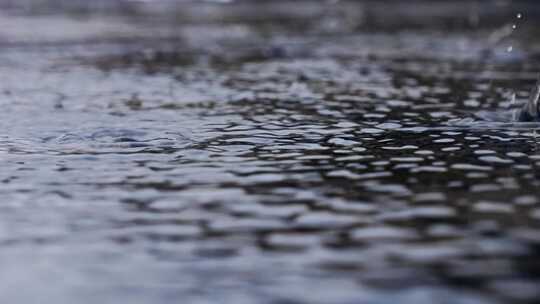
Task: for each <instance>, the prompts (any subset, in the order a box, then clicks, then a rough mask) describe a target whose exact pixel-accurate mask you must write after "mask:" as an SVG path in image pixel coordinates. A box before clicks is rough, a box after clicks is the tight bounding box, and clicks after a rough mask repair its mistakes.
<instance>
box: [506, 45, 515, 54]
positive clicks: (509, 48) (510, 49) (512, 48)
mask: <svg viewBox="0 0 540 304" xmlns="http://www.w3.org/2000/svg"><path fill="white" fill-rule="evenodd" d="M513 50H514V47H513V46H509V47H507V48H506V51H507V52H508V53H510V52H512V51H513Z"/></svg>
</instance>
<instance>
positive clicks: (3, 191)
mask: <svg viewBox="0 0 540 304" xmlns="http://www.w3.org/2000/svg"><path fill="white" fill-rule="evenodd" d="M242 5H246V6H241V8H242V10H239V11H241V12H243V14H244V15H242V14H240V13H239V11H238V10H233V11H234V12H235V14H239V15H238V16H244V17H245V18H244V19H242V18H240V19H238V20H240V21H238V22H229V21H228V22H225V23H219V21H215V19H212V18H210V19H205V20H206V21H205V20H203V21H200V20H199V21H198V22H194V21H186V20H184V19H182V18H181V17H178V18H179V20H177V22H179V23H180V25H179V24H178V23H171V21H170V20H166V21H164V20H161V19H160V20H159V22H158V21H157V20H156V21H155V22H156V24H154V26H153V27H151V28H148V27H145V26H143V25H144V24H145V22H147V20H146V19H145V18H143V16H146V15H143V16H141V19H137V18H134V19H130V18H128V20H125V19H124V18H121V17H107V18H104V19H100V21H99V22H98V23H99V26H98V27H96V23H94V21H93V20H95V19H92V18H90V19H89V20H86V19H69V18H67V19H66V18H65V17H61V16H49V15H45V16H40V17H39V18H38V19H34V17H24V16H18V17H16V18H15V17H13V16H11V17H4V18H6V19H4V20H8V21H6V22H9V24H11V25H12V28H11V29H2V30H0V33H4V32H6V33H11V34H4V35H0V44H2V45H3V46H4V47H3V51H2V53H1V54H0V72H1V73H0V105H1V106H2V111H1V112H0V128H1V130H3V131H2V133H1V134H0V160H1V164H2V170H1V171H0V181H1V186H0V197H1V198H2V203H1V205H0V210H1V212H0V246H2V250H1V251H0V265H1V267H2V273H1V274H0V281H1V282H2V283H3V284H2V287H0V299H2V300H4V301H6V302H8V301H10V302H17V303H32V302H37V301H39V300H40V299H42V298H47V299H51V302H55V303H74V302H76V303H95V302H100V303H118V302H129V303H170V302H178V299H182V301H184V302H186V303H359V302H362V303H506V302H516V303H528V302H532V301H533V300H534V299H536V298H537V297H538V296H539V293H538V290H540V289H539V288H538V286H539V282H540V281H539V280H540V278H539V275H540V265H539V264H538V253H539V248H540V238H539V236H540V205H539V202H540V197H539V196H538V187H539V186H540V181H539V179H538V174H537V172H538V169H539V166H540V153H539V148H538V147H539V145H538V138H537V132H536V131H537V129H540V125H538V124H537V123H515V122H511V121H510V120H504V119H503V120H502V121H501V122H494V121H490V120H492V119H481V118H479V117H481V115H482V114H481V113H491V114H488V115H492V114H493V113H503V114H501V115H504V113H510V112H505V111H504V109H508V108H509V107H511V106H514V105H513V104H511V102H510V101H511V98H510V97H509V94H510V93H511V92H515V93H516V100H517V101H516V103H517V104H522V103H523V102H525V101H526V100H527V98H528V96H529V90H530V88H531V87H532V85H534V82H535V79H536V76H537V75H538V72H539V71H540V62H539V61H538V58H540V57H538V55H537V53H536V51H535V50H537V48H535V46H534V39H531V36H527V35H529V34H530V33H529V32H526V31H523V33H522V35H523V36H524V39H523V40H519V39H521V38H519V37H517V38H516V39H518V40H516V43H514V44H513V45H514V50H515V52H516V54H518V55H516V56H517V57H512V60H507V58H505V57H499V56H497V55H493V56H490V57H489V58H487V59H486V57H485V44H484V43H485V40H482V39H479V38H478V37H485V35H484V34H485V33H487V32H489V30H486V29H483V28H479V29H477V30H470V31H466V32H463V31H459V30H455V31H449V32H445V33H444V34H442V33H441V31H440V28H439V30H437V27H435V29H434V30H426V29H425V28H421V29H415V30H409V31H398V32H395V31H390V32H387V31H376V32H374V31H364V30H363V28H362V27H361V26H359V25H354V26H353V25H351V23H339V24H334V23H332V22H331V21H332V20H334V19H332V18H330V17H329V18H330V19H327V20H326V22H328V24H333V25H332V26H330V27H329V25H328V24H327V25H325V26H324V27H321V24H309V23H306V22H307V21H306V22H304V21H305V19H302V18H303V17H302V16H303V15H302V16H301V14H300V13H299V15H296V16H297V18H299V19H298V23H299V24H301V25H302V26H304V27H306V28H307V30H305V31H301V32H297V31H296V30H295V28H287V27H283V26H282V25H283V24H279V23H278V22H276V20H273V21H272V20H270V21H272V22H273V23H272V22H270V21H268V20H265V21H264V22H262V23H260V22H258V21H257V20H251V19H249V18H247V17H246V16H249V12H251V10H253V9H254V7H251V6H249V5H248V4H242ZM299 5H300V4H299ZM305 5H306V8H308V7H313V4H309V3H307V4H305ZM350 5H353V4H350ZM186 6H187V7H188V8H189V7H191V6H189V5H187V4H186ZM315 7H317V6H316V5H315ZM338 7H339V6H338ZM353 7H355V6H354V5H353ZM356 9H357V12H361V11H362V8H361V7H356ZM490 9H491V7H490ZM292 11H294V10H292ZM308 11H309V10H307V9H306V10H304V13H305V12H308ZM488 11H490V10H488ZM218 13H219V11H218ZM218 13H216V14H218ZM231 14H232V13H231ZM305 14H307V13H305ZM218 15H219V14H218ZM270 15H271V14H270ZM307 15H309V14H307ZM238 16H236V17H238ZM132 17H133V16H132ZM10 18H14V19H10ZM40 18H41V19H40ZM238 18H239V17H238ZM448 18H450V17H448ZM482 18H483V17H482ZM233 20H234V19H233ZM339 20H341V19H339V18H337V20H335V21H336V22H337V21H339ZM450 20H452V19H450ZM34 22H37V24H40V22H43V24H52V23H54V24H69V26H70V29H69V31H67V32H66V33H65V35H67V37H62V35H63V34H62V33H61V32H58V33H57V32H55V31H50V33H53V34H54V35H52V34H51V35H45V34H44V35H43V36H35V35H33V34H32V33H29V32H28V31H27V29H26V26H27V25H28V24H30V23H32V24H33V23H34ZM118 24H122V26H121V27H120V28H121V29H122V30H120V31H114V30H110V29H114V28H117V27H116V25H118ZM420 25H421V24H420ZM417 26H418V24H412V25H411V28H413V29H414V28H417ZM460 26H461V25H459V26H458V28H460ZM23 27H24V29H23ZM96 28H99V29H96ZM103 29H107V30H103ZM329 29H332V30H331V31H330V30H329ZM530 31H531V33H534V28H532V29H530ZM44 32H45V33H46V32H47V31H44ZM77 32H79V33H82V34H81V36H78V35H77V34H75V35H74V34H73V33H77ZM14 33H16V34H14ZM133 35H136V39H132V38H133V37H134V36H133ZM530 35H532V34H530ZM77 37H79V38H80V39H77ZM81 37H82V38H81ZM522 38H523V37H522ZM531 40H532V41H531ZM519 54H521V55H519ZM501 109H503V111H501Z"/></svg>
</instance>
